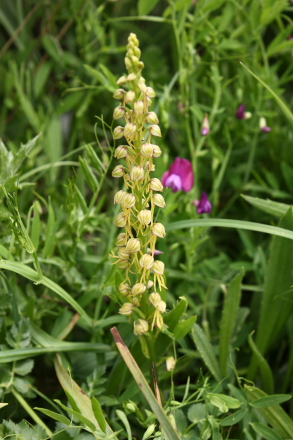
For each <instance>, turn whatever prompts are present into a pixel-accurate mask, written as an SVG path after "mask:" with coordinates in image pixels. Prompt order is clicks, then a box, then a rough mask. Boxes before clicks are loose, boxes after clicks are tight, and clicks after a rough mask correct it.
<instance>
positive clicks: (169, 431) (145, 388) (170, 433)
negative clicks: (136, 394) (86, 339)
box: [111, 327, 180, 440]
mask: <svg viewBox="0 0 293 440" xmlns="http://www.w3.org/2000/svg"><path fill="white" fill-rule="evenodd" d="M111 333H112V335H113V337H114V339H115V342H116V345H117V347H118V349H119V351H120V353H121V355H122V357H123V359H124V361H125V363H126V365H127V367H128V368H129V370H130V372H131V374H132V375H133V377H134V380H135V381H136V383H137V384H138V386H139V388H140V389H141V391H142V393H143V394H144V396H145V398H146V399H147V401H148V403H149V405H150V407H151V409H152V411H153V413H154V414H155V415H156V417H157V419H158V420H159V422H160V424H161V425H162V428H163V429H164V432H165V434H166V437H167V438H168V440H180V437H179V436H178V434H177V432H176V431H175V429H174V428H173V426H172V425H171V423H170V421H169V419H168V417H167V416H166V414H165V412H164V410H163V408H162V407H161V406H160V405H159V403H158V401H157V399H156V398H155V396H154V394H153V392H152V390H151V388H150V386H149V384H148V383H147V381H146V379H145V377H144V375H143V374H142V372H141V370H140V368H139V366H138V365H137V363H136V362H135V360H134V358H133V357H132V354H131V353H130V351H129V350H128V347H127V346H126V345H125V342H124V341H123V339H122V338H121V336H120V334H119V332H118V330H117V328H116V327H113V328H112V329H111Z"/></svg>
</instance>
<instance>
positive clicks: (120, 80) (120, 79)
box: [116, 75, 127, 86]
mask: <svg viewBox="0 0 293 440" xmlns="http://www.w3.org/2000/svg"><path fill="white" fill-rule="evenodd" d="M125 83H127V77H126V76H125V75H122V76H120V78H119V79H118V81H117V82H116V84H118V86H120V85H121V84H125Z"/></svg>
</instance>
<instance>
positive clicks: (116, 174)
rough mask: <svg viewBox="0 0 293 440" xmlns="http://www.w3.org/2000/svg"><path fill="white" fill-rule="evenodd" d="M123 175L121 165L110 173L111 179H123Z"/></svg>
mask: <svg viewBox="0 0 293 440" xmlns="http://www.w3.org/2000/svg"><path fill="white" fill-rule="evenodd" d="M123 175H124V166H123V165H117V166H116V167H115V168H114V169H113V171H112V176H113V177H123Z"/></svg>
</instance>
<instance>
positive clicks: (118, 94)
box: [113, 89, 126, 99]
mask: <svg viewBox="0 0 293 440" xmlns="http://www.w3.org/2000/svg"><path fill="white" fill-rule="evenodd" d="M125 93H126V92H125V90H124V89H117V90H115V92H114V94H113V98H115V99H123V98H124V95H125Z"/></svg>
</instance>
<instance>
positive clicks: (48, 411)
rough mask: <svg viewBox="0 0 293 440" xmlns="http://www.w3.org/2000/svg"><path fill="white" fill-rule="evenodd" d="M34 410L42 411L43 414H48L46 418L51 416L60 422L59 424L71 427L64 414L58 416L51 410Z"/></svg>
mask: <svg viewBox="0 0 293 440" xmlns="http://www.w3.org/2000/svg"><path fill="white" fill-rule="evenodd" d="M34 409H36V410H38V411H41V412H42V413H44V414H46V416H49V417H51V418H52V419H54V420H58V422H61V423H64V424H65V425H67V426H70V425H71V421H70V420H69V419H68V418H67V417H65V416H63V415H62V414H58V413H56V412H54V411H50V410H49V409H45V408H34Z"/></svg>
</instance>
